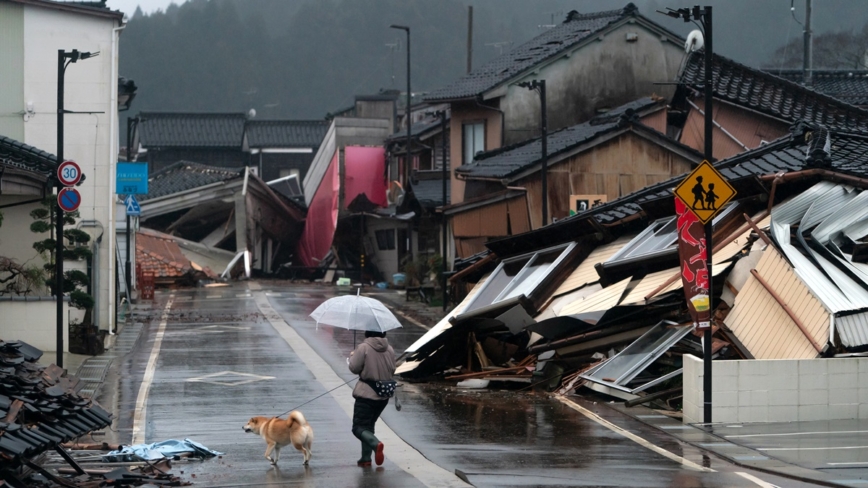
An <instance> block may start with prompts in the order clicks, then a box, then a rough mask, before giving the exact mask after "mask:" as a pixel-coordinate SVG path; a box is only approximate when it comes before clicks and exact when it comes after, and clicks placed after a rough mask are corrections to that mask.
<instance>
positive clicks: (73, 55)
mask: <svg viewBox="0 0 868 488" xmlns="http://www.w3.org/2000/svg"><path fill="white" fill-rule="evenodd" d="M95 56H99V51H97V52H94V53H88V52H81V51H79V50H78V49H73V50H72V51H69V52H67V51H64V50H63V49H58V51H57V164H58V166H59V165H60V163H62V162H63V114H64V113H66V111H65V110H64V108H63V83H64V73H65V72H66V67H67V66H69V64H70V63H75V62H77V61H78V60H80V59H81V60H85V59H88V58H92V57H95ZM54 178H55V185H56V187H57V191H58V193H60V190H62V189H63V183H61V182H60V179H59V178H58V177H57V175H54ZM54 212H55V221H54V225H55V234H56V236H55V237H56V238H57V241H56V243H55V249H54V254H55V258H54V295H55V297H56V298H57V360H56V364H57V365H58V366H59V367H61V368H62V367H63V209H61V208H60V202H57V203H55V210H54Z"/></svg>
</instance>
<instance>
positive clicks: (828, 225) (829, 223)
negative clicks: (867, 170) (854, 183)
mask: <svg viewBox="0 0 868 488" xmlns="http://www.w3.org/2000/svg"><path fill="white" fill-rule="evenodd" d="M866 219H868V192H862V193H859V194H858V195H857V196H856V197H855V198H853V199H851V200H850V201H849V202H848V203H847V204H846V205H844V206H843V207H840V208H838V209H836V210H835V211H834V212H833V213H832V214H831V215H829V217H828V218H826V220H824V221H823V222H821V223H820V225H818V226H817V227H816V228H815V229H814V230H813V231H811V236H813V238H814V240H816V241H817V242H819V243H820V244H823V245H825V244H826V243H827V242H829V240H831V239H832V238H833V237H835V235H836V234H837V233H839V232H841V231H843V230H844V229H846V228H849V227H851V226H852V225H854V224H856V223H863V224H865V223H868V220H866Z"/></svg>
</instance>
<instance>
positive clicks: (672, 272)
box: [621, 254, 732, 305]
mask: <svg viewBox="0 0 868 488" xmlns="http://www.w3.org/2000/svg"><path fill="white" fill-rule="evenodd" d="M715 256H717V254H715ZM730 257H732V256H730ZM729 267H730V264H729V263H724V264H715V265H712V267H711V274H712V275H713V276H718V275H720V274H721V273H723V272H724V271H726V270H727V269H729ZM680 273H681V270H680V269H679V268H670V269H665V270H663V271H658V272H656V273H651V274H649V275H647V276H645V277H644V278H642V280H641V281H640V282H639V283H637V284H636V286H634V287H633V289H632V290H630V293H628V294H627V296H626V297H624V299H623V300H621V305H631V304H636V303H639V304H644V303H645V297H646V296H648V295H649V294H650V293H651V292H653V291H654V290H656V289H657V288H658V287H659V286H660V285H662V284H663V283H666V282H667V281H668V280H670V279H672V277H673V276H678V275H679V274H680ZM681 288H682V284H681V279H676V280H675V281H673V282H672V283H671V284H670V285H669V286H667V287H666V288H664V289H662V290H660V292H659V293H657V295H655V296H660V295H663V294H665V293H669V292H670V291H675V290H679V289H681Z"/></svg>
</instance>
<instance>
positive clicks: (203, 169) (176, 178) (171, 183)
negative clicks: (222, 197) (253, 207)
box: [138, 161, 243, 201]
mask: <svg viewBox="0 0 868 488" xmlns="http://www.w3.org/2000/svg"><path fill="white" fill-rule="evenodd" d="M242 171H243V169H230V168H220V167H217V166H208V165H205V164H200V163H194V162H192V161H178V162H177V163H175V164H172V165H170V166H167V167H166V168H164V169H163V170H161V171H159V172H157V173H154V174H153V175H151V177H150V178H148V194H147V195H140V196H139V197H138V199H139V201H144V200H149V199H151V198H157V197H162V196H165V195H172V194H174V193H179V192H182V191H186V190H192V189H193V188H199V187H200V186H205V185H210V184H212V183H218V182H221V181H228V180H234V179H235V178H240V177H241V175H242Z"/></svg>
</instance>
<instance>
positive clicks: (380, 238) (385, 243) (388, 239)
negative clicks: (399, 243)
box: [375, 229, 395, 251]
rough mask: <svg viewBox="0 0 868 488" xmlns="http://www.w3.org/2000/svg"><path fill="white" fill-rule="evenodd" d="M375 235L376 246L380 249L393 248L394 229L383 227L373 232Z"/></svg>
mask: <svg viewBox="0 0 868 488" xmlns="http://www.w3.org/2000/svg"><path fill="white" fill-rule="evenodd" d="M375 234H376V235H377V248H378V249H379V250H381V251H392V250H394V249H395V229H384V230H378V231H376V232H375Z"/></svg>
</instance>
